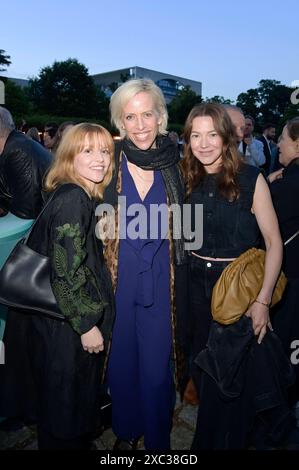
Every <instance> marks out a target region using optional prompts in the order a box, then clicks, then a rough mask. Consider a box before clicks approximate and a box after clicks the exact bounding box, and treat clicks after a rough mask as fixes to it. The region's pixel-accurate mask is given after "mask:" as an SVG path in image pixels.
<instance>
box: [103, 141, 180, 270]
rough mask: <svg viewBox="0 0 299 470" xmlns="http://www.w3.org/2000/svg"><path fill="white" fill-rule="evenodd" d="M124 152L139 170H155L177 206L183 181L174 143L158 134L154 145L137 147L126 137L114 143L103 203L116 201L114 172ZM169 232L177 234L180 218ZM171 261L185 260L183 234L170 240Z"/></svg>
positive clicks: (115, 177)
mask: <svg viewBox="0 0 299 470" xmlns="http://www.w3.org/2000/svg"><path fill="white" fill-rule="evenodd" d="M121 152H124V154H125V155H126V157H127V159H128V161H129V162H131V163H133V164H134V165H136V166H138V167H139V168H142V169H143V170H159V171H161V173H162V177H163V180H164V183H165V188H166V193H167V196H168V199H169V203H170V205H171V204H178V205H179V206H180V207H181V209H182V205H183V202H184V197H185V190H184V183H183V179H182V176H181V173H180V170H179V168H178V162H179V161H180V153H179V150H178V148H177V146H176V145H175V144H174V143H173V142H172V141H171V140H170V139H169V137H167V136H162V135H159V136H158V137H157V139H156V148H154V149H153V148H151V149H148V150H140V149H139V148H138V147H136V146H135V145H134V144H133V142H131V141H130V140H128V139H124V140H121V141H120V142H117V144H116V146H115V173H114V175H113V178H112V181H111V183H110V185H109V186H108V188H107V189H106V191H105V195H104V202H106V203H108V204H113V205H115V204H117V196H118V194H117V191H116V184H117V175H118V170H119V156H120V153H121ZM173 233H181V234H182V230H181V220H179V219H178V218H176V217H173ZM173 241H174V246H175V261H176V263H177V264H183V262H184V261H185V254H184V240H183V236H182V235H181V237H180V238H179V239H174V240H173Z"/></svg>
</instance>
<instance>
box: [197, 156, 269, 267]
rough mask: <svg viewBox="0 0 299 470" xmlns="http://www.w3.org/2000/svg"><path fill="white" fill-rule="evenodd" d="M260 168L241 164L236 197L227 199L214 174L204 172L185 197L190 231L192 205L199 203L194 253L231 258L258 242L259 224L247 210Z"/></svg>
mask: <svg viewBox="0 0 299 470" xmlns="http://www.w3.org/2000/svg"><path fill="white" fill-rule="evenodd" d="M259 173H260V171H259V169H258V168H256V167H254V166H251V165H242V167H241V170H240V172H239V174H238V176H237V180H238V184H239V187H240V197H239V198H238V199H237V200H236V201H232V202H230V201H228V200H227V199H225V198H224V197H223V196H222V195H221V194H220V192H219V190H218V185H217V174H207V175H206V176H205V178H204V180H203V181H202V182H201V183H200V184H199V185H198V186H197V187H196V188H195V189H194V190H193V192H192V193H191V195H190V197H189V202H190V203H191V208H192V209H191V210H192V230H194V227H195V217H194V214H195V204H202V205H203V221H202V224H203V225H201V224H200V225H198V227H197V230H198V229H202V230H203V244H202V247H201V248H200V249H198V250H192V251H194V252H195V253H197V254H198V255H201V256H208V257H212V258H235V257H238V256H239V255H240V254H241V253H243V252H244V251H246V250H248V249H249V248H252V247H256V246H258V245H259V236H260V232H259V227H258V225H257V222H256V218H255V216H254V214H253V213H252V212H251V207H252V204H253V195H254V190H255V184H256V180H257V177H258V175H259Z"/></svg>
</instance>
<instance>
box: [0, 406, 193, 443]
mask: <svg viewBox="0 0 299 470" xmlns="http://www.w3.org/2000/svg"><path fill="white" fill-rule="evenodd" d="M196 416H197V407H196V406H192V405H186V404H182V403H181V402H180V400H179V398H178V399H177V404H176V408H175V412H174V419H173V429H172V433H171V448H172V449H173V450H187V449H190V445H191V442H192V438H193V434H194V430H195V424H196ZM114 441H115V436H114V434H113V432H112V430H111V429H107V430H106V431H104V433H103V434H102V435H101V436H99V437H98V438H97V439H96V440H95V441H94V444H95V447H96V448H97V450H111V449H112V447H113V444H114ZM139 448H140V449H143V442H142V441H141V442H140V444H139ZM5 449H12V450H37V442H36V433H35V427H34V426H30V427H23V428H22V429H19V430H18V431H15V432H9V433H7V432H3V431H0V450H5Z"/></svg>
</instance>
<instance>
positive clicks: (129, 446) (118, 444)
mask: <svg viewBox="0 0 299 470" xmlns="http://www.w3.org/2000/svg"><path fill="white" fill-rule="evenodd" d="M138 441H139V438H137V439H131V440H130V441H124V440H123V439H119V438H117V439H116V441H115V443H114V446H113V450H115V451H121V450H136V447H137V444H138Z"/></svg>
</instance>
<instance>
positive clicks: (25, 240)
mask: <svg viewBox="0 0 299 470" xmlns="http://www.w3.org/2000/svg"><path fill="white" fill-rule="evenodd" d="M60 188H61V186H58V188H56V189H55V191H53V193H52V194H51V196H50V197H49V199H48V200H47V202H46V204H45V205H44V207H43V208H42V210H41V211H40V213H39V214H38V216H37V218H36V219H35V221H34V222H33V224H32V225H31V228H30V230H29V232H28V233H27V235H26V237H25V238H24V245H26V244H27V242H28V239H29V237H30V235H31V232H32V230H33V229H34V227H35V226H36V224H37V222H38V221H39V219H40V217H41V215H42V214H43V213H44V212H45V210H46V208H47V207H48V205H49V204H50V202H51V201H52V199H53V197H54V195H55V194H56V192H57V191H58V190H59V189H60Z"/></svg>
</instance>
